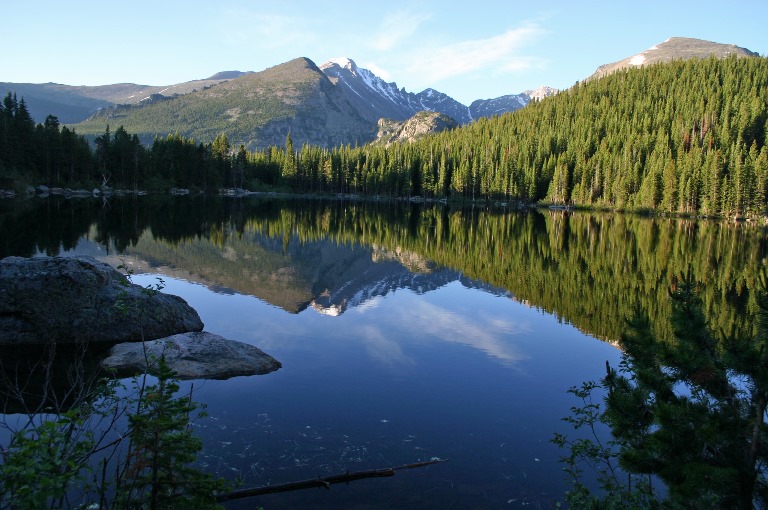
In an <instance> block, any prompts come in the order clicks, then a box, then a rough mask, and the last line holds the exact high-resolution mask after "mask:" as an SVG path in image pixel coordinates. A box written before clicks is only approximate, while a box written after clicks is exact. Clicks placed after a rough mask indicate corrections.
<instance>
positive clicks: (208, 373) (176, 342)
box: [101, 331, 282, 379]
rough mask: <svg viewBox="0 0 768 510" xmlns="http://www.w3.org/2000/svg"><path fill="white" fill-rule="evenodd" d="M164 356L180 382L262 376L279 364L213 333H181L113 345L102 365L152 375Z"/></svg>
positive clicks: (124, 373) (125, 372)
mask: <svg viewBox="0 0 768 510" xmlns="http://www.w3.org/2000/svg"><path fill="white" fill-rule="evenodd" d="M161 355H165V361H166V363H168V366H169V367H170V368H171V370H173V371H174V372H175V373H176V376H177V377H178V378H179V379H227V378H230V377H235V376H241V375H262V374H267V373H269V372H274V371H275V370H277V369H278V368H281V367H282V365H281V364H280V362H279V361H277V360H276V359H275V358H273V357H272V356H270V355H269V354H266V353H264V352H263V351H262V350H260V349H259V348H257V347H254V346H253V345H249V344H245V343H242V342H236V341H234V340H228V339H226V338H222V337H220V336H219V335H214V334H213V333H208V332H205V331H202V332H193V333H181V334H178V335H173V336H170V337H167V338H161V339H159V340H152V341H149V342H143V343H141V342H139V343H136V342H134V343H124V344H119V345H115V346H114V347H112V349H111V350H110V353H109V356H107V357H106V358H105V359H104V360H102V362H101V366H102V367H103V368H106V369H111V370H114V371H115V373H116V375H117V376H118V377H130V376H132V375H135V374H137V373H145V372H149V373H152V371H153V370H152V369H153V364H155V363H156V362H157V360H158V359H159V358H160V356H161Z"/></svg>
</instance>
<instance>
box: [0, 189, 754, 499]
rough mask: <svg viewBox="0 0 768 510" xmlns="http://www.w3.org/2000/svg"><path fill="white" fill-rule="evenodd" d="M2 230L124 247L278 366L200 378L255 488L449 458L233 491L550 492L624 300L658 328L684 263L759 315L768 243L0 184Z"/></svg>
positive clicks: (512, 216)
mask: <svg viewBox="0 0 768 510" xmlns="http://www.w3.org/2000/svg"><path fill="white" fill-rule="evenodd" d="M0 227H2V230H1V232H2V239H0V257H4V256H8V255H22V256H33V255H35V256H42V255H58V254H75V253H77V254H88V255H92V256H95V257H97V258H100V259H102V260H106V261H108V262H110V263H112V264H115V265H117V264H120V263H121V261H122V262H124V263H125V264H126V265H128V266H129V267H131V268H132V270H133V271H134V276H133V281H134V282H135V283H139V284H142V285H153V284H155V283H157V278H158V277H161V278H162V280H163V281H164V285H165V288H164V290H163V291H164V292H168V293H172V294H177V295H179V296H182V297H183V298H184V299H186V300H187V301H188V302H189V303H190V304H191V305H192V306H193V307H194V308H195V309H197V310H198V312H199V313H200V316H201V318H202V319H203V322H204V323H205V329H206V330H207V331H211V332H213V333H216V334H219V335H222V336H224V337H227V338H231V339H234V340H239V341H242V342H247V343H250V344H253V345H256V346H258V347H259V348H261V349H262V350H264V351H266V352H268V353H270V354H271V355H273V356H274V357H276V358H277V359H278V360H280V361H281V362H282V364H283V368H282V369H280V370H279V371H277V372H274V373H272V374H268V375H264V376H256V377H237V378H233V379H229V380H224V381H195V382H194V395H195V398H196V400H198V401H200V402H203V403H205V404H206V405H207V411H208V414H209V417H208V418H205V419H203V420H201V421H199V422H198V423H197V427H198V430H199V433H200V435H201V437H203V439H204V444H205V450H204V454H203V456H202V461H203V462H204V463H205V466H206V469H209V470H210V471H212V472H215V473H218V474H220V475H223V476H225V477H227V478H231V479H234V478H235V477H241V478H242V480H243V482H244V484H245V485H246V486H252V485H268V484H277V483H283V482H288V481H294V480H302V479H308V478H314V477H317V476H324V475H331V474H337V473H343V472H346V471H347V470H350V471H358V470H368V469H375V468H384V467H392V466H399V465H403V464H408V463H413V462H419V461H423V460H429V459H433V458H440V459H448V460H449V462H447V463H442V464H437V465H433V466H430V467H427V468H421V469H416V470H410V471H402V472H399V473H398V474H397V475H396V476H395V477H394V478H385V479H371V480H364V481H358V482H354V483H352V484H350V485H336V486H333V487H332V488H331V489H330V490H329V491H326V490H322V489H310V490H304V491H300V492H294V493H288V494H284V495H271V496H264V497H260V498H258V499H249V500H243V501H242V502H233V503H231V504H228V506H227V508H253V507H254V506H262V507H264V508H266V509H274V508H317V509H320V508H323V509H325V508H361V509H362V508H365V509H386V508H441V509H446V508H461V509H472V508H518V507H528V506H530V505H534V506H533V507H534V508H538V507H551V506H552V505H553V504H554V503H555V502H556V501H562V500H563V493H564V491H565V490H567V484H566V481H565V478H564V473H563V472H562V469H561V468H562V466H561V465H560V464H559V462H558V459H559V456H560V455H561V454H562V452H561V451H560V450H558V449H557V448H556V447H555V446H553V445H552V444H551V443H550V440H551V439H552V437H553V435H554V433H555V432H569V430H570V429H569V428H568V426H567V425H566V424H565V423H563V422H562V421H561V418H563V417H564V416H567V415H568V414H569V411H570V408H571V406H573V405H576V404H578V402H576V401H575V399H574V398H573V397H572V396H571V395H569V394H568V393H567V390H568V388H569V387H571V386H574V385H579V384H580V383H581V382H583V381H586V380H596V379H599V378H600V377H602V376H603V374H604V371H605V362H606V361H608V362H610V363H611V364H612V365H614V366H615V365H617V364H618V361H619V358H620V352H619V350H618V349H617V348H616V347H615V346H614V345H613V344H612V343H611V342H612V341H615V340H616V339H617V338H618V335H619V334H620V332H621V330H622V328H623V320H624V319H625V318H626V317H628V316H629V314H630V313H631V311H632V309H633V308H634V307H636V306H641V307H643V309H645V310H647V311H648V313H649V315H650V316H651V317H652V318H653V320H654V328H655V329H656V330H657V331H658V332H659V334H666V333H668V324H667V323H666V318H667V317H668V312H669V306H668V302H667V300H666V295H667V289H668V288H669V287H670V286H671V285H674V282H675V279H676V277H677V276H678V275H679V274H681V273H682V272H684V271H688V270H691V271H693V272H694V273H695V274H696V276H697V277H698V278H699V279H700V280H701V281H702V293H703V297H704V300H705V305H706V308H707V311H708V313H709V316H710V317H711V320H712V322H713V324H714V325H717V326H718V327H721V328H723V330H725V331H735V332H739V331H751V321H752V317H753V316H754V310H755V303H754V292H753V289H755V288H756V286H758V285H759V283H760V282H764V281H766V279H765V278H766V254H767V251H768V250H767V248H768V246H767V243H766V235H765V233H764V231H763V230H761V229H759V228H756V227H752V226H749V225H729V224H726V223H718V222H703V221H699V222H695V221H688V220H671V219H648V218H640V217H635V216H622V215H617V214H579V213H577V214H569V213H563V212H552V211H544V212H537V211H530V212H525V213H517V212H507V211H503V210H486V209H478V208H475V209H460V210H454V209H448V208H444V207H434V208H433V207H431V206H425V205H410V204H409V205H403V204H395V205H393V204H371V203H355V202H352V203H349V202H346V203H345V202H338V201H319V200H318V201H290V200H278V199H264V198H248V199H243V200H223V199H215V198H210V197H208V198H190V197H177V198H174V199H168V198H160V197H139V198H138V199H137V198H126V199H119V198H114V199H111V200H110V201H109V202H108V203H102V202H101V201H96V200H80V201H64V200H57V199H55V198H51V199H45V200H40V199H37V200H34V201H20V200H19V201H2V202H0ZM190 384H192V383H185V384H184V386H185V387H188V386H189V385H190Z"/></svg>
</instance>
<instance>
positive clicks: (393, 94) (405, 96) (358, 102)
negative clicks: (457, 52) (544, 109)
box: [320, 57, 557, 124]
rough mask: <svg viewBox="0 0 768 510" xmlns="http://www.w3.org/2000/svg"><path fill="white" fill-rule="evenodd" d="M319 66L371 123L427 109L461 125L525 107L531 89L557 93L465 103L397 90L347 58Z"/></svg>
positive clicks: (437, 94)
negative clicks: (467, 104) (532, 94)
mask: <svg viewBox="0 0 768 510" xmlns="http://www.w3.org/2000/svg"><path fill="white" fill-rule="evenodd" d="M320 69H322V70H323V72H324V73H325V74H326V75H327V76H328V77H329V78H330V79H331V81H333V83H334V84H336V86H338V87H340V88H341V89H343V90H344V91H345V92H346V93H347V96H348V97H349V100H350V102H351V103H352V104H353V105H355V107H356V108H357V109H358V111H360V114H361V115H362V116H363V117H364V118H366V119H368V120H370V121H371V122H378V120H379V119H381V118H385V119H392V120H396V121H404V120H406V119H409V118H411V117H413V115H415V114H416V113H418V112H420V111H424V110H427V111H433V112H438V113H442V114H444V115H447V116H448V117H451V118H453V119H455V120H456V121H457V122H458V123H459V124H467V123H469V122H472V121H473V120H475V119H478V118H480V117H489V116H491V115H499V114H502V113H506V112H511V111H515V110H518V109H520V108H522V107H523V106H525V105H527V104H528V103H529V102H530V100H531V97H532V96H531V95H530V94H529V92H530V93H533V92H537V93H539V94H546V95H552V94H554V93H556V92H557V90H555V89H553V88H550V87H542V88H541V89H537V90H536V91H526V92H523V93H521V94H514V95H507V96H502V97H499V98H495V99H479V100H477V101H474V102H473V103H472V104H471V105H470V106H466V105H464V104H462V103H460V102H458V101H456V100H455V99H453V98H452V97H450V96H448V95H446V94H444V93H442V92H439V91H437V90H435V89H432V88H428V89H425V90H423V91H421V92H419V93H418V94H414V93H413V92H407V91H406V90H405V89H404V88H400V89H398V87H397V83H394V82H390V83H387V82H385V81H384V80H382V79H381V78H379V77H378V76H376V75H375V74H373V73H372V72H371V71H369V70H368V69H363V68H361V67H358V66H357V64H355V62H354V60H352V59H350V58H347V57H341V58H334V59H331V60H329V61H327V62H325V63H324V64H323V65H321V66H320Z"/></svg>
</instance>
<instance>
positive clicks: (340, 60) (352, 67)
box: [320, 57, 357, 74]
mask: <svg viewBox="0 0 768 510" xmlns="http://www.w3.org/2000/svg"><path fill="white" fill-rule="evenodd" d="M333 66H339V67H340V68H342V69H346V70H348V71H351V72H352V73H353V74H355V73H357V64H355V61H354V60H352V59H351V58H348V57H336V58H332V59H329V60H328V61H327V62H325V63H324V64H323V65H321V66H320V69H322V70H323V71H324V70H326V69H329V68H331V67H333Z"/></svg>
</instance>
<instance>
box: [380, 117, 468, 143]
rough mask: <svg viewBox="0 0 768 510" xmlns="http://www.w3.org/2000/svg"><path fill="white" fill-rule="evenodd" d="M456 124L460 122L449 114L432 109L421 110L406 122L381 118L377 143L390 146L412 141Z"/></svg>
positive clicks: (453, 126)
mask: <svg viewBox="0 0 768 510" xmlns="http://www.w3.org/2000/svg"><path fill="white" fill-rule="evenodd" d="M456 126H458V123H457V122H456V121H455V120H453V119H452V118H450V117H448V116H447V115H443V114H442V113H437V112H430V111H422V112H419V113H417V114H416V115H414V116H413V117H411V118H410V119H408V120H406V121H405V122H398V121H395V120H391V119H379V123H378V133H377V135H376V141H375V143H377V144H383V145H386V146H389V145H391V144H393V143H397V142H405V141H408V142H412V141H414V140H418V139H419V138H422V137H424V136H426V135H429V134H433V133H439V132H441V131H445V130H446V129H453V128H455V127H456Z"/></svg>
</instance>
